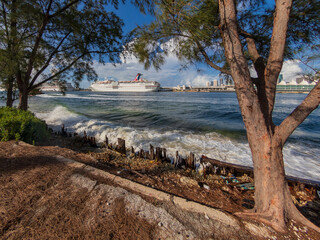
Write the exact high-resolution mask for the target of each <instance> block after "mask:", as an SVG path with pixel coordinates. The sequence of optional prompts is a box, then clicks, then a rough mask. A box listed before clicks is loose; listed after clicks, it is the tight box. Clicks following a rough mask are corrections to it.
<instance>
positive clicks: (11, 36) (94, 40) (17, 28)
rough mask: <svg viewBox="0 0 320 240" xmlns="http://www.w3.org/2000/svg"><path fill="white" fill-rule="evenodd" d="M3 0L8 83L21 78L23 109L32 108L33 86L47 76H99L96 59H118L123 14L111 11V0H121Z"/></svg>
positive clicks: (0, 35) (1, 35)
mask: <svg viewBox="0 0 320 240" xmlns="http://www.w3.org/2000/svg"><path fill="white" fill-rule="evenodd" d="M1 4H2V5H1V8H2V9H1V13H0V15H1V16H0V26H1V32H0V44H1V55H0V58H1V63H2V64H1V68H2V69H3V70H4V71H3V72H4V73H5V77H4V78H3V79H6V82H7V83H8V87H9V86H10V85H12V84H13V83H14V82H16V83H17V86H18V89H19V108H20V109H24V110H26V109H27V108H28V94H29V92H30V91H31V90H33V89H35V88H37V87H39V86H40V85H41V84H43V83H45V82H48V81H52V80H59V81H65V79H67V78H72V79H73V81H74V82H75V83H78V82H79V81H80V80H81V79H83V77H84V76H85V77H86V78H87V79H88V80H92V79H96V78H97V75H96V73H95V71H94V69H93V68H92V65H91V63H92V61H93V59H94V58H97V59H98V60H99V61H100V62H105V61H111V62H113V61H116V60H117V55H118V53H119V52H120V51H121V44H120V40H121V38H122V25H123V23H122V20H121V19H119V18H118V17H117V16H116V15H115V14H114V13H113V12H107V11H106V8H107V5H108V4H111V5H113V6H115V7H117V5H118V1H116V0H110V1H109V0H49V1H43V0H12V1H6V0H3V1H1ZM9 89H10V87H9ZM8 93H9V91H8Z"/></svg>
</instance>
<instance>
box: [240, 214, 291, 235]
mask: <svg viewBox="0 0 320 240" xmlns="http://www.w3.org/2000/svg"><path fill="white" fill-rule="evenodd" d="M235 215H236V216H238V217H240V218H249V219H253V220H256V221H259V222H262V223H265V224H267V225H269V226H271V227H272V228H273V229H274V230H275V231H277V232H280V233H286V232H288V229H287V227H286V225H285V224H284V223H281V222H279V221H276V219H274V218H273V217H272V215H271V214H270V213H256V212H237V213H235Z"/></svg>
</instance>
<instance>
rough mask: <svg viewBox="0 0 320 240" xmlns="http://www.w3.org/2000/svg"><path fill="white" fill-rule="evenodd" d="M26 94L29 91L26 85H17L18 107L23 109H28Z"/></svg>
mask: <svg viewBox="0 0 320 240" xmlns="http://www.w3.org/2000/svg"><path fill="white" fill-rule="evenodd" d="M28 95H29V91H28V89H27V88H26V86H24V85H22V86H21V87H19V106H18V108H19V109H21V110H25V111H27V110H28Z"/></svg>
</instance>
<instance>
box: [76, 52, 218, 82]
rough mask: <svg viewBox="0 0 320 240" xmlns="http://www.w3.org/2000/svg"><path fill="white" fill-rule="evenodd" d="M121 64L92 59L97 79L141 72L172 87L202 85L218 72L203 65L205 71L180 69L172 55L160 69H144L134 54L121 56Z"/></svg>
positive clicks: (124, 77)
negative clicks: (99, 61) (104, 62)
mask: <svg viewBox="0 0 320 240" xmlns="http://www.w3.org/2000/svg"><path fill="white" fill-rule="evenodd" d="M120 60H121V62H122V64H117V65H116V66H114V65H113V64H111V63H106V64H100V63H98V62H97V61H94V65H93V67H94V69H95V70H96V72H97V74H98V76H99V79H104V78H106V77H112V78H114V79H116V80H119V81H120V80H133V79H134V78H135V76H136V74H137V73H138V72H140V73H142V74H143V76H142V77H143V78H144V79H147V80H150V81H157V82H159V83H160V84H161V86H162V87H173V86H177V85H193V86H194V85H197V86H199V85H202V86H205V84H206V82H207V81H213V79H215V76H216V75H217V74H218V73H215V72H214V71H212V69H210V68H208V67H206V66H203V68H204V69H205V71H203V72H199V71H198V70H197V69H196V67H195V66H190V67H189V68H187V69H184V70H180V69H181V65H180V62H179V60H178V59H177V58H176V57H175V56H174V55H173V54H169V56H168V57H167V58H166V59H165V64H164V65H163V66H161V69H160V70H158V71H156V70H155V69H154V68H150V69H149V70H145V69H144V67H143V64H141V63H139V61H138V59H137V58H135V57H134V56H129V57H126V58H123V57H121V59H120ZM90 84H91V83H89V82H88V81H83V82H82V83H81V87H83V88H88V87H89V86H90Z"/></svg>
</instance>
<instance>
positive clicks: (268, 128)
mask: <svg viewBox="0 0 320 240" xmlns="http://www.w3.org/2000/svg"><path fill="white" fill-rule="evenodd" d="M291 4H292V1H291V0H279V1H276V14H275V18H277V19H275V24H277V26H275V27H274V31H273V35H272V40H271V47H272V48H271V50H272V52H270V56H269V59H268V63H267V66H266V69H265V72H264V75H263V76H262V74H261V72H260V73H259V75H260V77H259V79H258V80H259V81H260V82H262V86H263V88H265V89H263V91H259V89H258V91H256V90H255V89H254V87H253V82H252V81H251V77H250V73H249V68H248V62H247V60H246V58H245V56H244V53H243V49H242V44H241V41H240V38H239V29H238V26H237V16H236V6H235V3H234V0H219V13H220V26H219V27H220V32H221V36H222V39H223V45H224V49H225V56H226V59H227V61H228V63H229V65H230V69H231V75H232V78H233V80H234V82H235V88H236V93H237V98H238V101H239V106H240V110H241V114H242V118H243V122H244V124H245V127H246V131H247V138H248V142H249V146H250V149H251V153H252V160H253V167H254V181H255V207H254V209H253V211H252V212H251V213H238V215H239V216H242V217H251V218H254V219H257V220H259V221H262V222H264V223H266V224H269V225H271V226H272V227H273V228H274V229H275V230H277V231H281V232H284V231H286V221H287V220H288V219H295V220H297V221H299V222H301V223H303V224H305V225H306V226H309V227H311V228H313V229H315V230H316V231H319V232H320V230H319V228H318V227H317V226H315V225H314V224H312V223H311V222H310V221H308V220H307V219H306V218H304V217H303V216H302V214H301V213H300V212H299V211H298V210H297V208H296V207H295V206H294V204H293V202H292V199H291V195H290V192H289V188H288V184H287V182H286V180H285V170H284V163H283V155H282V149H283V145H284V143H285V140H286V139H287V137H288V136H289V135H290V134H291V133H292V131H293V130H294V129H295V128H296V127H297V126H298V125H299V124H300V123H301V122H302V121H303V120H304V119H305V118H306V117H307V116H308V115H309V114H310V113H311V112H312V110H313V109H315V108H316V107H317V106H318V105H319V99H320V93H319V89H320V88H319V84H318V85H317V86H316V87H315V89H314V90H313V91H311V92H310V95H309V96H308V97H307V98H306V100H305V101H304V102H303V103H302V104H301V105H300V106H299V107H298V108H297V109H296V110H295V111H294V112H293V113H292V114H291V115H290V116H289V117H288V118H287V119H286V120H285V121H284V122H283V123H282V124H281V125H280V127H277V126H275V125H274V124H273V122H272V110H273V106H274V99H275V98H274V96H275V84H276V79H277V77H278V75H279V73H280V70H281V67H282V62H283V51H284V46H285V38H286V29H287V22H288V19H289V13H290V8H291ZM282 12H283V15H281V13H282ZM279 25H280V26H279ZM283 25H286V26H283ZM277 31H280V32H281V33H279V32H278V33H277ZM250 44H251V47H253V44H252V43H250ZM279 44H280V45H282V46H278V45H279ZM250 50H251V51H250V52H251V53H254V51H253V50H254V49H253V48H252V49H250ZM260 87H261V86H260ZM302 112H303V114H301V113H302ZM299 113H300V114H299ZM297 115H299V116H297ZM300 115H301V116H300ZM290 125H291V126H292V127H290ZM286 127H287V128H288V129H289V130H288V131H287V132H286V131H285V130H284V129H285V128H286ZM291 128H293V129H291Z"/></svg>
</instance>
